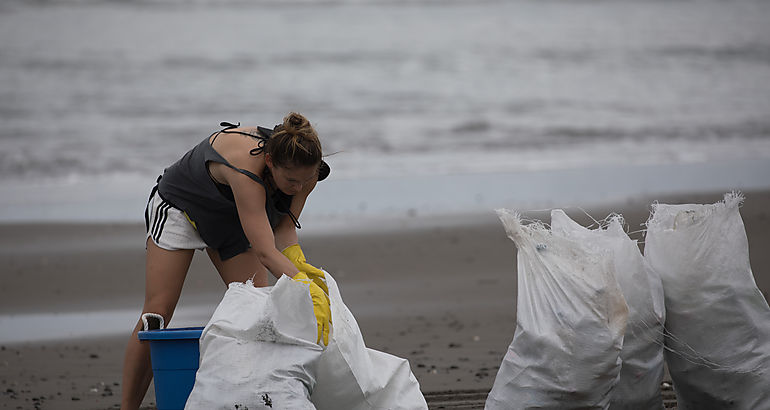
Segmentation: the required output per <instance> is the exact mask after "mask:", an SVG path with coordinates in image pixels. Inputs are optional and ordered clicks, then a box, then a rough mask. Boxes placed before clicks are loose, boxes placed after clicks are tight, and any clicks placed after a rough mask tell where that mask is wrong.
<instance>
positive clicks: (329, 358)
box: [185, 272, 428, 410]
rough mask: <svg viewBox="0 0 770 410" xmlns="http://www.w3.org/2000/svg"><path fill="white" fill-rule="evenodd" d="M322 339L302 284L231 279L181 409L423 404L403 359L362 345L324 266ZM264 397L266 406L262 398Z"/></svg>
mask: <svg viewBox="0 0 770 410" xmlns="http://www.w3.org/2000/svg"><path fill="white" fill-rule="evenodd" d="M326 279H327V285H328V288H329V299H330V302H331V313H332V329H331V332H330V335H329V346H327V347H326V348H325V349H322V348H321V347H320V346H318V345H317V344H316V343H315V340H316V335H317V333H316V332H317V327H316V321H315V316H314V314H313V305H312V301H311V299H310V295H309V294H308V289H307V285H306V284H302V283H299V282H295V281H292V280H291V279H289V278H288V277H286V276H282V277H281V278H280V279H279V280H278V281H277V282H276V284H275V286H273V287H265V288H254V287H253V286H251V284H250V283H246V284H244V283H232V284H230V286H229V288H228V290H227V292H226V293H225V296H224V298H223V300H222V302H221V303H220V305H219V307H218V308H217V310H216V311H215V312H214V315H213V317H212V318H211V320H210V321H209V324H208V325H207V326H206V328H205V329H204V330H203V335H202V337H201V342H200V343H201V344H200V346H201V363H200V369H199V370H198V373H197V376H196V381H195V386H194V387H193V391H192V393H191V395H190V399H188V401H187V406H186V407H185V409H188V410H189V409H229V410H232V409H234V408H235V407H234V404H240V407H239V408H240V409H245V408H248V409H264V408H272V409H292V410H293V409H300V410H301V409H315V408H317V409H322V410H323V409H335V410H336V409H346V410H347V409H350V410H357V409H361V410H366V409H371V410H374V409H394V410H396V409H404V410H407V409H420V410H422V409H427V408H428V406H427V404H426V402H425V399H424V398H423V395H422V393H421V392H420V385H419V383H418V382H417V379H416V378H415V377H414V375H413V374H412V372H411V370H410V367H409V362H408V361H407V360H405V359H401V358H398V357H395V356H392V355H389V354H386V353H382V352H378V351H375V350H372V349H368V348H366V346H365V345H364V341H363V337H362V336H361V331H360V330H359V328H358V324H357V323H356V321H355V318H354V317H353V315H352V314H351V313H350V311H349V310H348V308H347V307H346V306H345V304H344V303H343V301H342V297H341V295H340V292H339V288H338V287H337V283H336V281H335V280H334V278H333V277H332V276H331V275H330V274H329V273H328V272H327V273H326ZM265 395H267V397H269V399H270V406H272V407H270V406H268V405H267V404H266V403H267V402H266V400H265Z"/></svg>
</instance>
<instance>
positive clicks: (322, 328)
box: [292, 272, 332, 346]
mask: <svg viewBox="0 0 770 410" xmlns="http://www.w3.org/2000/svg"><path fill="white" fill-rule="evenodd" d="M292 279H293V280H296V281H298V282H302V283H306V284H308V285H309V287H310V297H311V298H312V299H313V313H314V314H315V319H316V324H317V326H318V339H316V343H318V344H321V341H323V345H322V346H328V345H329V330H330V329H331V323H332V312H331V304H330V302H329V296H327V294H326V292H324V291H323V290H321V288H320V287H319V286H318V285H316V284H315V282H314V280H312V279H310V278H309V277H308V276H307V275H306V274H305V273H304V272H300V273H298V274H296V275H294V277H293V278H292Z"/></svg>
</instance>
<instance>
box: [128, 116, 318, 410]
mask: <svg viewBox="0 0 770 410" xmlns="http://www.w3.org/2000/svg"><path fill="white" fill-rule="evenodd" d="M222 126H224V127H225V128H224V129H222V130H221V131H218V132H215V133H214V134H212V135H211V136H209V137H208V138H206V139H204V140H203V141H201V143H200V144H198V145H197V146H196V147H195V148H193V149H192V150H190V151H189V152H187V153H186V154H185V155H184V156H183V157H182V158H181V159H180V160H179V161H177V162H176V163H175V164H174V165H172V166H170V167H169V168H167V169H166V170H165V171H164V173H163V175H162V176H161V177H160V178H159V179H158V185H156V187H155V188H154V189H153V191H152V194H151V195H150V200H149V202H148V205H147V210H146V212H145V222H146V224H147V241H146V244H147V263H146V283H145V286H146V289H145V301H144V308H143V310H142V312H143V313H150V312H151V313H156V314H159V315H160V316H162V318H163V321H164V322H165V323H168V322H169V321H170V320H171V316H172V314H173V313H174V308H175V307H176V304H177V301H178V300H179V295H180V293H181V291H182V285H183V283H184V279H185V276H186V275H187V270H188V268H189V267H190V262H191V261H192V257H193V253H194V252H195V249H206V252H207V253H208V255H209V258H210V259H211V261H212V262H213V264H214V266H215V267H216V269H217V271H219V275H220V276H221V277H222V280H223V281H224V283H225V284H228V283H231V282H234V281H240V282H244V281H246V280H248V279H252V280H253V283H254V286H267V284H268V282H267V272H268V270H269V271H270V272H271V273H272V274H273V275H274V276H276V277H280V276H281V275H282V274H285V275H288V276H291V277H292V278H293V279H295V280H302V281H304V282H306V283H308V284H309V285H310V293H311V296H312V298H313V304H314V310H315V313H316V318H317V321H318V339H319V340H318V342H319V343H324V344H327V343H328V332H329V325H330V322H329V319H330V317H331V314H330V313H329V302H328V297H327V294H328V289H327V288H326V286H325V279H324V274H323V271H321V270H319V269H317V268H315V267H313V266H312V265H310V264H308V263H307V262H306V261H305V257H304V255H303V254H302V250H301V249H300V247H299V245H298V243H297V232H296V228H300V224H299V221H298V220H297V218H298V217H299V215H300V213H301V212H302V208H303V207H304V205H305V201H306V199H307V196H308V195H309V194H310V192H311V191H312V190H313V188H314V187H315V185H316V182H318V181H320V180H323V179H324V178H326V176H327V175H328V174H329V167H328V165H326V163H325V162H323V161H322V160H321V155H322V154H321V144H320V142H319V140H318V135H317V134H316V131H315V130H314V129H313V127H312V126H311V125H310V123H309V122H308V120H307V119H306V118H305V117H303V116H302V115H300V114H297V113H290V114H289V115H288V116H286V118H284V120H283V124H280V125H277V126H276V127H275V128H274V129H273V130H269V129H266V128H262V127H253V128H246V127H243V128H239V127H238V126H237V125H233V124H228V123H222ZM279 249H281V250H282V251H279ZM324 292H326V293H324ZM141 328H142V321H139V323H138V324H137V326H136V327H135V328H134V331H133V333H132V334H131V337H130V339H129V342H128V346H127V347H126V355H125V360H124V364H123V390H122V391H123V395H122V405H121V408H122V409H124V410H127V409H138V407H139V405H140V404H141V402H142V400H143V398H144V395H145V393H146V392H147V388H148V386H149V384H150V381H151V380H152V370H151V367H150V353H149V347H148V346H147V344H146V343H140V342H139V340H138V339H137V331H139V330H141Z"/></svg>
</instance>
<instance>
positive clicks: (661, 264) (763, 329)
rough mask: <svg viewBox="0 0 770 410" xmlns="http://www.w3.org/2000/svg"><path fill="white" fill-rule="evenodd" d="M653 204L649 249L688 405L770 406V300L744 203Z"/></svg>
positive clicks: (671, 363)
mask: <svg viewBox="0 0 770 410" xmlns="http://www.w3.org/2000/svg"><path fill="white" fill-rule="evenodd" d="M742 201H743V197H742V196H740V195H739V194H727V195H725V198H724V201H722V202H718V203H716V204H712V205H695V204H687V205H666V204H653V214H652V216H651V217H650V220H649V221H648V222H647V238H646V241H645V250H644V252H645V257H646V258H647V260H648V261H649V262H650V264H651V265H652V267H653V268H654V269H655V270H657V271H658V272H660V275H661V278H662V279H663V288H664V289H665V293H666V328H667V329H668V331H669V332H670V333H671V334H672V335H673V337H670V338H667V340H666V344H667V345H668V347H669V348H670V349H671V350H673V352H669V351H667V352H666V363H667V364H668V368H669V371H670V373H671V377H672V378H673V381H674V389H675V391H676V395H677V401H678V404H679V408H680V409H684V410H687V409H770V308H768V305H767V302H766V301H765V298H764V297H763V296H762V293H761V292H760V291H759V289H757V286H756V283H755V282H754V276H753V275H752V272H751V266H750V265H749V247H748V239H747V238H746V232H745V228H744V226H743V221H742V220H741V216H740V212H739V210H738V208H739V206H740V204H741V202H742Z"/></svg>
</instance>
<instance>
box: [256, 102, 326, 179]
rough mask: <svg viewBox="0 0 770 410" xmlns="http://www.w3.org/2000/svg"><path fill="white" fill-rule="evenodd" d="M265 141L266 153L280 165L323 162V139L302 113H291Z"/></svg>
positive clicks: (292, 165) (301, 165)
mask: <svg viewBox="0 0 770 410" xmlns="http://www.w3.org/2000/svg"><path fill="white" fill-rule="evenodd" d="M274 131H275V132H274V133H273V135H272V136H271V137H270V139H269V140H267V141H266V142H265V153H267V154H270V157H271V158H272V159H273V164H275V165H276V166H279V167H297V166H299V167H309V166H314V165H318V164H320V163H321V156H322V152H321V141H319V140H318V133H316V131H315V129H313V126H312V125H310V122H309V121H308V120H307V118H305V117H304V116H303V115H302V114H298V113H296V112H292V113H289V115H287V116H286V117H284V119H283V124H280V125H277V126H276V127H275V129H274Z"/></svg>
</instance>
